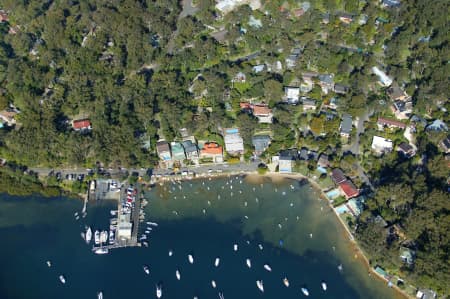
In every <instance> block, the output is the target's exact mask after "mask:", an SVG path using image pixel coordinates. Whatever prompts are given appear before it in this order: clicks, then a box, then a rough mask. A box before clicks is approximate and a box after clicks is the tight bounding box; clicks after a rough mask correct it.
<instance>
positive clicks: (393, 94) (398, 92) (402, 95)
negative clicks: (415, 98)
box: [387, 82, 409, 101]
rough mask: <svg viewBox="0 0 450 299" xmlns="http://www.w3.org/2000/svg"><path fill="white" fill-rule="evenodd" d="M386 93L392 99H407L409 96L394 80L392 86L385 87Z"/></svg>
mask: <svg viewBox="0 0 450 299" xmlns="http://www.w3.org/2000/svg"><path fill="white" fill-rule="evenodd" d="M387 94H388V96H389V98H390V99H391V100H393V101H407V100H408V98H409V96H408V94H407V93H406V92H405V91H403V89H401V88H400V86H398V84H397V83H396V82H393V83H392V86H391V87H389V88H388V89H387Z"/></svg>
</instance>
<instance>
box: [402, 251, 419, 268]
mask: <svg viewBox="0 0 450 299" xmlns="http://www.w3.org/2000/svg"><path fill="white" fill-rule="evenodd" d="M414 255H415V253H414V251H413V250H411V249H409V248H406V247H401V248H400V259H401V261H402V262H403V263H404V264H406V265H408V266H412V265H413V264H414Z"/></svg>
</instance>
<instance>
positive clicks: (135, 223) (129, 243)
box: [92, 183, 144, 252]
mask: <svg viewBox="0 0 450 299" xmlns="http://www.w3.org/2000/svg"><path fill="white" fill-rule="evenodd" d="M135 188H136V190H137V191H136V197H135V198H136V199H135V203H134V207H133V209H132V210H131V219H130V220H131V223H132V227H131V238H130V239H122V238H117V235H118V234H117V230H116V238H115V240H114V244H101V245H94V246H93V247H92V251H94V252H95V251H97V250H99V249H107V250H110V249H114V248H123V247H135V246H138V247H140V246H141V242H140V241H139V240H138V233H139V216H140V210H141V205H142V200H143V198H144V196H143V194H142V186H141V184H139V183H136V185H135ZM126 190H127V188H123V190H122V191H121V192H120V193H121V196H120V197H119V200H118V203H117V210H118V212H120V211H121V209H122V198H125V197H126V194H127V191H126ZM122 195H123V197H122Z"/></svg>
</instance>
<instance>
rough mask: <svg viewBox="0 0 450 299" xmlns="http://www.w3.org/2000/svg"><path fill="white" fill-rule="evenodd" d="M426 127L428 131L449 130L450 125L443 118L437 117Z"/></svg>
mask: <svg viewBox="0 0 450 299" xmlns="http://www.w3.org/2000/svg"><path fill="white" fill-rule="evenodd" d="M426 129H427V131H436V132H444V131H445V132H447V131H448V126H447V124H446V123H445V122H443V121H442V120H440V119H436V120H434V121H433V122H432V123H431V124H430V125H428V126H427V128H426Z"/></svg>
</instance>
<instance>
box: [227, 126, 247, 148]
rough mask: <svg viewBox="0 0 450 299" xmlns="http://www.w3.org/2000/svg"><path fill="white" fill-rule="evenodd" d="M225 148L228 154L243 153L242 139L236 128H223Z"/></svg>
mask: <svg viewBox="0 0 450 299" xmlns="http://www.w3.org/2000/svg"><path fill="white" fill-rule="evenodd" d="M224 140H225V150H226V151H227V153H229V154H243V153H244V140H243V139H242V137H241V135H240V134H239V129H238V128H230V129H225V134H224Z"/></svg>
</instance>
